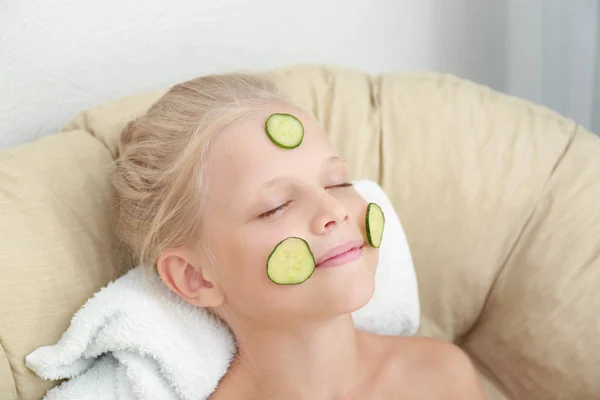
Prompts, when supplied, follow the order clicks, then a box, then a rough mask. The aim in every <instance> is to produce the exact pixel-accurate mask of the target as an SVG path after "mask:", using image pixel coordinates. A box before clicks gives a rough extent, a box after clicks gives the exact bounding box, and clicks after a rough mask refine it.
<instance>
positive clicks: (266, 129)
mask: <svg viewBox="0 0 600 400" xmlns="http://www.w3.org/2000/svg"><path fill="white" fill-rule="evenodd" d="M273 116H277V117H289V118H293V119H295V120H296V121H298V122H299V123H300V126H301V127H302V136H300V140H298V144H295V145H291V146H286V145H285V144H283V143H281V142H279V141H278V140H277V138H275V137H273V134H272V133H271V132H269V120H270V119H271V117H273ZM265 132H266V133H267V136H269V139H271V142H273V143H275V145H277V146H278V147H281V148H282V149H286V150H291V149H295V148H296V147H298V146H300V145H301V144H302V140H304V124H302V121H300V120H299V119H298V118H296V117H294V116H293V115H292V114H287V113H275V114H271V115H269V118H267V120H266V121H265Z"/></svg>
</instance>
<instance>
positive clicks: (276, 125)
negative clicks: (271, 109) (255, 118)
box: [265, 114, 304, 149]
mask: <svg viewBox="0 0 600 400" xmlns="http://www.w3.org/2000/svg"><path fill="white" fill-rule="evenodd" d="M265 131H266V132H267V135H268V136H269V138H270V139H271V141H272V142H273V143H275V144H276V145H277V146H279V147H281V148H284V149H294V148H296V147H298V146H300V143H302V139H303V138H304V126H303V125H302V122H300V120H299V119H298V118H296V117H294V116H293V115H290V114H271V116H269V118H267V122H265Z"/></svg>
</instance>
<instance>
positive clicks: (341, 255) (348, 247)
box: [316, 240, 364, 268]
mask: <svg viewBox="0 0 600 400" xmlns="http://www.w3.org/2000/svg"><path fill="white" fill-rule="evenodd" d="M363 245H364V243H363V241H360V240H351V241H348V242H346V243H344V244H342V245H339V246H336V247H334V248H332V249H331V250H329V251H328V252H326V253H325V254H323V255H322V256H320V257H319V258H317V260H316V266H317V268H319V267H327V266H332V267H333V266H338V265H343V264H346V263H348V262H350V261H353V260H355V259H357V258H358V257H360V255H361V254H362V248H363Z"/></svg>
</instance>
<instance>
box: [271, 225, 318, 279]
mask: <svg viewBox="0 0 600 400" xmlns="http://www.w3.org/2000/svg"><path fill="white" fill-rule="evenodd" d="M288 239H299V240H301V241H302V242H304V244H305V245H306V248H307V249H308V253H309V254H310V257H311V258H312V261H313V270H312V272H311V273H310V275H308V276H307V277H306V279H305V280H303V281H301V282H296V283H280V282H277V281H274V280H273V279H271V275H269V260H270V259H271V257H272V256H273V254H275V252H276V251H277V248H278V247H279V246H281V245H282V244H283V242H285V241H286V240H288ZM315 269H316V262H315V255H314V254H313V252H312V250H311V249H310V246H309V245H308V243H307V242H306V240H304V239H302V238H300V237H297V236H290V237H286V238H285V239H283V240H282V241H280V242H279V243H277V245H276V246H275V248H274V249H273V251H272V252H271V253H270V254H269V257H268V258H267V276H268V277H269V280H270V281H271V282H273V283H275V284H277V285H283V286H289V285H300V284H301V283H304V282H306V281H307V280H308V279H309V278H310V277H311V276H312V274H314V273H315Z"/></svg>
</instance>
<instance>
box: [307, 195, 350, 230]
mask: <svg viewBox="0 0 600 400" xmlns="http://www.w3.org/2000/svg"><path fill="white" fill-rule="evenodd" d="M315 202H316V204H317V207H316V211H315V214H314V217H313V221H312V224H311V225H312V227H311V228H312V229H311V230H312V231H313V233H314V234H315V235H323V234H325V233H327V232H329V231H331V230H332V229H334V228H335V227H336V226H337V225H339V224H341V223H342V222H345V221H347V220H348V212H347V210H346V207H345V206H344V204H343V203H342V202H341V201H339V200H338V199H336V198H335V197H333V196H330V195H329V194H328V193H324V194H322V195H321V196H319V197H317V198H316V199H315Z"/></svg>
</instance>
